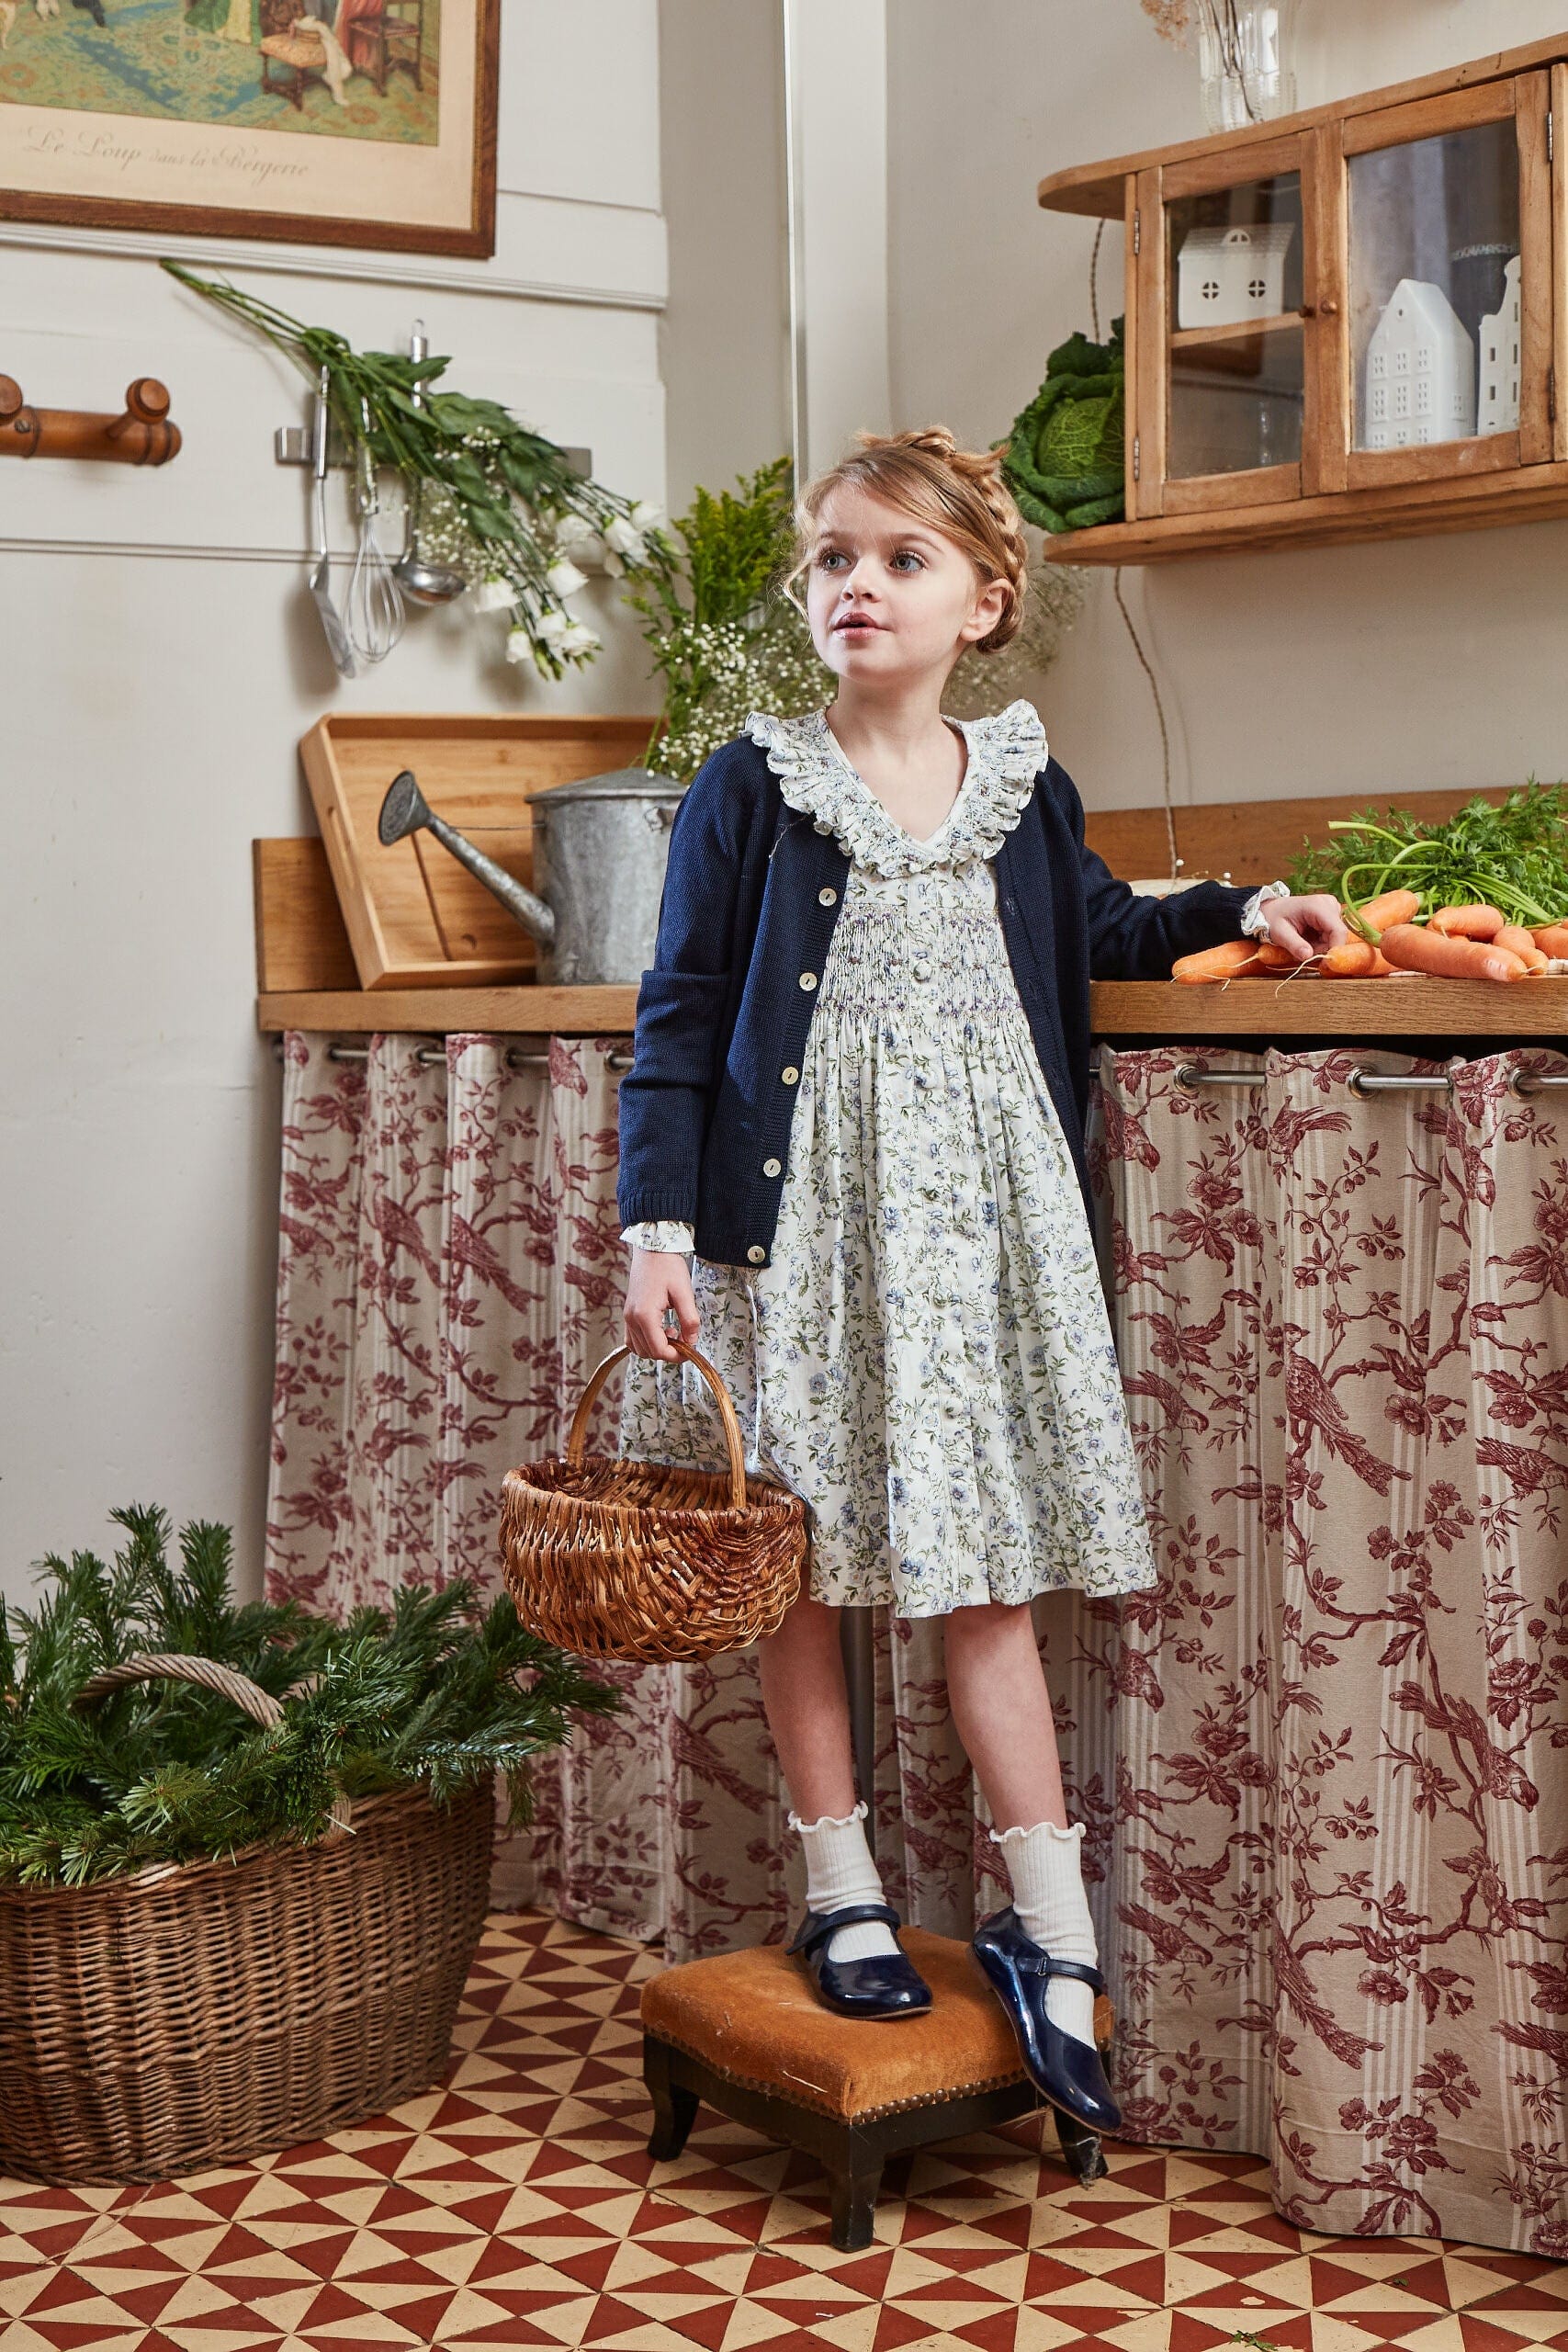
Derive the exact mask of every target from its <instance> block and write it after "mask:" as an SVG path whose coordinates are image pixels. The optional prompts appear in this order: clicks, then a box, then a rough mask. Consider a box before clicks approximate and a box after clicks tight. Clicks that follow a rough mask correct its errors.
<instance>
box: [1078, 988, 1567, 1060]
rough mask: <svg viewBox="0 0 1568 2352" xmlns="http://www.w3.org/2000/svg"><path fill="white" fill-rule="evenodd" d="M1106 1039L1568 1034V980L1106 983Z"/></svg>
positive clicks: (1095, 1013) (1102, 1018)
mask: <svg viewBox="0 0 1568 2352" xmlns="http://www.w3.org/2000/svg"><path fill="white" fill-rule="evenodd" d="M1089 999H1090V1011H1089V1021H1090V1025H1091V1027H1092V1028H1093V1031H1094V1034H1095V1035H1096V1036H1097V1037H1105V1038H1114V1037H1169V1038H1173V1039H1181V1038H1192V1039H1195V1040H1196V1039H1199V1038H1203V1037H1236V1036H1247V1037H1257V1038H1258V1039H1260V1040H1262V1041H1263V1042H1265V1043H1267V1042H1269V1040H1271V1039H1275V1038H1285V1037H1327V1038H1346V1039H1351V1040H1355V1041H1358V1042H1363V1041H1364V1042H1367V1043H1377V1042H1378V1041H1380V1040H1383V1039H1387V1038H1392V1037H1495V1038H1496V1040H1497V1043H1498V1046H1499V1048H1501V1047H1502V1046H1505V1045H1510V1044H1517V1042H1518V1041H1519V1039H1520V1038H1524V1037H1540V1038H1551V1039H1554V1040H1562V1039H1564V1038H1568V979H1541V980H1513V981H1510V982H1508V983H1506V985H1505V984H1504V983H1503V982H1501V981H1494V980H1438V979H1428V978H1425V977H1424V976H1423V975H1422V974H1420V973H1418V972H1401V973H1397V974H1395V976H1394V977H1393V978H1392V979H1386V980H1313V979H1295V978H1292V977H1291V976H1290V975H1289V974H1287V975H1286V976H1285V978H1282V979H1273V978H1270V979H1266V980H1230V981H1228V982H1226V983H1224V985H1223V986H1219V987H1201V988H1191V987H1188V986H1186V985H1185V984H1184V983H1183V982H1181V981H1180V980H1097V981H1096V982H1095V983H1094V985H1093V987H1092V988H1091V989H1090V990H1089Z"/></svg>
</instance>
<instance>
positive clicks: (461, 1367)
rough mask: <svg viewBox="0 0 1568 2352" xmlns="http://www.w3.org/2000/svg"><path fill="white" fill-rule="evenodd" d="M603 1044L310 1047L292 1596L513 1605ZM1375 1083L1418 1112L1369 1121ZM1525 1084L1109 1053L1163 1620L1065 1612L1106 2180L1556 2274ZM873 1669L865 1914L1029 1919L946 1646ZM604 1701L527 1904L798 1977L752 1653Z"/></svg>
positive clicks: (1557, 1852)
mask: <svg viewBox="0 0 1568 2352" xmlns="http://www.w3.org/2000/svg"><path fill="white" fill-rule="evenodd" d="M622 1043H623V1041H619V1040H611V1039H598V1040H592V1041H588V1040H560V1039H558V1040H555V1041H553V1043H552V1045H551V1046H550V1049H549V1053H548V1055H547V1056H540V1057H531V1058H530V1057H518V1056H516V1055H514V1054H512V1053H509V1051H508V1047H507V1043H506V1041H505V1040H504V1039H498V1038H487V1037H479V1036H455V1037H452V1038H450V1039H449V1040H448V1041H447V1042H446V1048H445V1051H442V1050H441V1049H439V1048H435V1049H433V1048H432V1047H431V1046H430V1045H429V1043H428V1041H425V1040H423V1039H419V1038H415V1037H411V1036H397V1035H389V1036H383V1037H378V1038H376V1039H374V1040H372V1041H371V1044H370V1047H369V1051H368V1055H367V1057H366V1058H364V1059H362V1060H352V1059H344V1058H338V1055H339V1053H341V1051H342V1049H341V1048H333V1046H330V1045H329V1043H328V1041H327V1040H326V1039H324V1038H320V1037H314V1036H303V1035H291V1036H290V1037H288V1039H287V1040H286V1059H285V1069H286V1078H285V1102H284V1167H283V1182H282V1220H281V1234H280V1253H279V1284H278V1327H277V1385H276V1407H275V1414H274V1430H273V1464H272V1477H271V1490H270V1496H269V1506H268V1532H267V1549H268V1570H269V1578H270V1581H271V1584H272V1587H273V1589H275V1590H276V1591H280V1592H283V1591H298V1592H300V1593H302V1594H307V1595H309V1596H310V1598H312V1599H313V1600H316V1601H317V1602H319V1603H326V1604H329V1605H332V1606H334V1607H343V1606H346V1605H348V1604H350V1603H352V1602H353V1601H355V1600H359V1599H362V1598H367V1597H376V1596H378V1595H380V1594H383V1593H385V1592H386V1591H387V1590H388V1589H390V1588H391V1587H392V1586H393V1585H395V1584H396V1583H397V1582H398V1581H399V1580H400V1579H401V1578H403V1577H409V1576H412V1575H414V1574H423V1575H429V1574H431V1573H435V1574H453V1573H456V1572H457V1571H459V1570H462V1571H465V1572H468V1573H470V1574H473V1575H475V1576H477V1577H479V1578H480V1580H481V1581H483V1582H485V1583H487V1584H488V1583H491V1582H492V1581H493V1579H494V1575H495V1542H494V1529H495V1520H496V1515H497V1510H498V1505H499V1495H500V1484H501V1477H502V1473H503V1471H504V1470H505V1469H506V1467H507V1466H508V1465H509V1464H511V1463H512V1462H513V1461H519V1460H522V1459H524V1458H525V1457H526V1456H528V1455H530V1454H535V1453H545V1452H550V1451H554V1450H556V1449H557V1448H558V1446H559V1445H560V1444H561V1443H562V1442H564V1437H565V1432H566V1428H567V1425H568V1423H569V1422H570V1416H571V1412H572V1410H573V1408H574V1407H575V1404H576V1401H577V1397H578V1396H579V1394H580V1393H581V1386H582V1384H583V1381H584V1379H585V1378H586V1375H587V1374H588V1372H589V1371H590V1370H591V1369H592V1365H593V1364H594V1363H597V1361H598V1360H599V1358H600V1357H601V1356H602V1355H603V1354H604V1353H605V1352H606V1351H608V1350H609V1349H610V1348H611V1347H613V1346H615V1344H616V1343H617V1341H618V1339H619V1336H620V1333H619V1315H620V1302H621V1296H622V1288H623V1277H624V1252H623V1250H622V1248H621V1244H620V1240H619V1238H618V1227H617V1220H616V1216H615V1202H614V1190H615V1087H616V1082H617V1073H616V1069H615V1065H614V1061H613V1058H612V1057H613V1054H614V1053H615V1050H616V1049H617V1048H618V1047H619V1046H621V1045H622ZM1215 1067H1220V1068H1223V1069H1224V1070H1225V1071H1226V1072H1229V1073H1231V1076H1230V1077H1229V1079H1227V1080H1225V1081H1224V1082H1219V1081H1211V1082H1204V1081H1203V1080H1199V1081H1198V1082H1196V1083H1194V1082H1193V1081H1192V1080H1191V1078H1190V1070H1191V1069H1212V1068H1215ZM1358 1067H1359V1069H1362V1070H1371V1071H1373V1072H1374V1073H1379V1072H1381V1073H1382V1074H1384V1075H1395V1076H1404V1077H1410V1076H1417V1077H1425V1078H1427V1079H1428V1080H1436V1081H1437V1082H1436V1083H1434V1084H1429V1085H1427V1086H1425V1087H1423V1088H1420V1089H1412V1090H1409V1091H1381V1092H1371V1093H1368V1092H1364V1091H1363V1092H1360V1093H1358V1091H1355V1087H1354V1085H1353V1083H1352V1080H1354V1076H1355V1071H1356V1069H1357V1068H1358ZM1546 1076H1568V1059H1565V1058H1564V1057H1562V1056H1560V1055H1557V1054H1553V1053H1551V1052H1545V1051H1534V1050H1531V1051H1525V1052H1517V1053H1505V1054H1499V1055H1496V1056H1495V1057H1490V1058H1487V1059H1484V1060H1479V1061H1473V1062H1470V1063H1460V1062H1455V1063H1452V1064H1449V1065H1438V1064H1432V1063H1421V1062H1416V1061H1413V1060H1411V1059H1410V1058H1409V1057H1402V1056H1395V1055H1392V1054H1387V1053H1380V1052H1375V1051H1371V1050H1358V1052H1357V1053H1356V1054H1355V1056H1354V1057H1351V1056H1349V1055H1348V1054H1343V1053H1341V1054H1330V1053H1317V1054H1309V1055H1293V1056H1282V1055H1278V1054H1269V1055H1265V1056H1261V1057H1249V1056H1246V1055H1240V1054H1235V1053H1229V1052H1226V1053H1214V1052H1210V1051H1208V1050H1207V1049H1203V1050H1196V1051H1195V1050H1193V1049H1190V1048H1183V1049H1182V1050H1181V1051H1180V1052H1179V1053H1178V1052H1177V1051H1175V1050H1171V1051H1150V1052H1140V1053H1133V1054H1122V1055H1113V1054H1111V1053H1110V1052H1109V1051H1102V1054H1101V1057H1100V1086H1099V1089H1098V1091H1097V1098H1096V1106H1095V1115H1094V1118H1093V1122H1092V1132H1091V1153H1092V1158H1093V1162H1094V1168H1095V1176H1096V1185H1097V1192H1098V1196H1099V1203H1100V1242H1101V1250H1102V1261H1103V1266H1104V1272H1105V1278H1106V1285H1107V1291H1108V1294H1109V1295H1110V1297H1111V1304H1112V1313H1113V1319H1114V1324H1115V1329H1116V1334H1117V1342H1118V1347H1119V1350H1120V1352H1121V1357H1122V1370H1123V1375H1124V1379H1125V1383H1126V1388H1127V1394H1128V1404H1129V1410H1130V1412H1131V1415H1132V1419H1133V1424H1134V1432H1135V1435H1136V1438H1137V1442H1138V1447H1139V1454H1140V1459H1141V1462H1142V1464H1143V1468H1144V1473H1145V1493H1146V1497H1147V1500H1148V1504H1149V1510H1150V1515H1151V1523H1152V1525H1153V1528H1154V1532H1155V1536H1156V1555H1157V1557H1158V1559H1159V1562H1160V1566H1161V1570H1162V1576H1161V1582H1160V1585H1159V1587H1158V1589H1156V1591H1154V1592H1152V1593H1149V1594H1147V1595H1138V1596H1134V1597H1132V1598H1130V1599H1128V1600H1122V1601H1119V1602H1118V1601H1100V1602H1086V1601H1083V1600H1079V1599H1077V1597H1076V1596H1057V1597H1054V1598H1052V1599H1050V1600H1043V1601H1041V1602H1040V1603H1038V1604H1037V1605H1036V1615H1037V1623H1038V1628H1039V1633H1040V1637H1041V1646H1042V1654H1043V1658H1044V1661H1045V1666H1046V1672H1047V1676H1048V1679H1049V1681H1050V1685H1051V1689H1052V1691H1053V1695H1054V1698H1055V1704H1056V1710H1057V1716H1058V1723H1059V1725H1060V1729H1061V1735H1062V1742H1063V1749H1064V1757H1065V1759H1066V1766H1067V1773H1068V1781H1069V1803H1070V1805H1071V1807H1072V1810H1073V1813H1074V1815H1075V1816H1077V1817H1081V1818H1083V1819H1085V1820H1086V1821H1087V1822H1088V1824H1089V1837H1088V1839H1087V1840H1086V1849H1087V1860H1088V1866H1089V1871H1090V1872H1091V1874H1092V1876H1093V1878H1094V1880H1095V1884H1094V1888H1093V1894H1094V1899H1095V1902H1096V1908H1097V1914H1098V1917H1099V1922H1100V1934H1101V1943H1102V1951H1103V1952H1104V1955H1105V1958H1106V1961H1107V1964H1108V1967H1109V1970H1110V1972H1111V1975H1112V1979H1113V1982H1114V1985H1115V1988H1116V1992H1117V1996H1118V2002H1119V2009H1120V2034H1119V2047H1120V2055H1119V2060H1118V2065H1119V2089H1120V2093H1121V2096H1122V2104H1123V2108H1124V2110H1125V2114H1126V2119H1127V2136H1128V2137H1130V2138H1132V2139H1134V2140H1141V2141H1145V2142H1149V2143H1163V2144H1176V2145H1192V2146H1202V2147H1213V2148H1227V2149H1238V2150H1247V2151H1253V2152H1257V2153H1260V2154H1267V2155H1268V2157H1269V2162H1270V2164H1271V2165H1272V2167H1273V2173H1274V2196H1275V2201H1276V2203H1277V2205H1278V2206H1279V2209H1280V2211H1281V2212H1282V2213H1284V2214H1285V2215H1286V2216H1287V2217H1288V2218H1289V2219H1291V2220H1292V2221H1293V2222H1297V2223H1298V2224H1300V2225H1302V2226H1304V2227H1307V2228H1309V2229H1314V2230H1318V2231H1323V2232H1325V2233H1370V2234H1378V2233H1390V2234H1399V2233H1404V2234H1414V2235H1437V2236H1445V2237H1452V2238H1461V2239H1469V2240H1472V2241H1474V2242H1478V2243H1482V2244H1493V2245H1512V2246H1517V2247H1519V2248H1529V2250H1531V2251H1533V2252H1535V2253H1537V2254H1542V2253H1544V2254H1568V2118H1565V2114H1564V2088H1563V2086H1564V2081H1565V2079H1568V1730H1565V1729H1564V1724H1568V1706H1565V1703H1564V1702H1565V1701H1568V1090H1564V1091H1558V1090H1555V1089H1543V1088H1540V1087H1539V1085H1537V1086H1536V1087H1535V1091H1531V1089H1532V1083H1534V1082H1535V1081H1539V1080H1540V1078H1542V1077H1546ZM1445 1080H1447V1082H1446V1083H1445V1082H1444V1081H1445ZM1242 1081H1245V1082H1242ZM613 1412H614V1398H613V1395H611V1394H607V1395H606V1397H604V1398H602V1400H601V1403H600V1406H599V1408H597V1410H596V1414H595V1425H594V1426H593V1427H592V1428H591V1430H590V1442H591V1443H599V1444H610V1443H613V1438H612V1435H611V1431H612V1428H613V1419H612V1416H613ZM874 1655H875V1666H876V1717H875V1728H876V1759H877V1760H876V1791H875V1800H876V1815H877V1827H878V1855H879V1860H880V1861H881V1863H882V1865H883V1869H884V1875H885V1883H886V1888H887V1892H888V1894H889V1898H890V1899H891V1900H892V1901H894V1902H896V1903H897V1904H898V1905H900V1906H901V1907H902V1908H903V1909H904V1911H905V1914H906V1916H907V1917H910V1918H912V1919H914V1920H916V1921H918V1922H919V1923H920V1924H922V1925H924V1926H927V1927H930V1928H937V1929H939V1930H943V1931H946V1932H948V1933H952V1934H959V1935H961V1934H966V1933H967V1932H968V1930H969V1928H970V1927H971V1925H972V1922H973V1920H974V1918H975V1917H976V1913H977V1911H983V1910H985V1909H987V1908H989V1907H991V1906H992V1905H994V1904H995V1902H997V1901H998V1900H999V1899H1001V1894H1002V1892H1003V1890H1002V1886H1001V1882H1000V1881H999V1879H998V1878H997V1877H996V1876H995V1874H994V1872H993V1871H992V1868H991V1864H990V1860H989V1855H988V1849H987V1848H986V1847H985V1846H984V1844H983V1843H982V1841H981V1839H980V1838H979V1835H978V1831H979V1826H980V1815H981V1813H982V1811H983V1808H982V1807H981V1806H980V1804H979V1803H978V1801H977V1798H976V1792H975V1791H974V1788H973V1784H972V1781H971V1777H970V1774H969V1771H968V1767H967V1764H966V1762H965V1759H964V1755H963V1752H962V1750H961V1748H960V1747H959V1746H958V1744H957V1741H956V1738H955V1736H954V1735H953V1730H952V1726H951V1724H950V1722H949V1719H948V1713H947V1706H946V1696H945V1690H944V1685H943V1679H942V1645H941V1634H940V1627H939V1626H937V1625H935V1624H933V1623H907V1622H901V1621H897V1620H891V1621H890V1620H889V1619H888V1617H887V1616H886V1612H884V1611H878V1612H876V1623H875V1629H874ZM603 1670H604V1672H605V1673H606V1675H607V1677H608V1678H609V1679H614V1680H615V1681H616V1682H617V1683H618V1684H619V1685H620V1687H621V1688H622V1690H623V1691H624V1693H625V1695H626V1702H627V1703H626V1712H625V1713H623V1714H622V1715H620V1716H619V1717H617V1718H615V1719H613V1720H611V1721H609V1722H606V1723H604V1724H592V1725H591V1726H583V1727H580V1729H579V1730H578V1732H577V1734H576V1735H575V1736H574V1739H573V1741H572V1744H571V1746H570V1748H569V1749H567V1750H565V1751H563V1752H562V1753H561V1754H560V1755H558V1756H556V1757H552V1758H547V1759H545V1760H544V1761H543V1762H542V1763H541V1765H540V1767H539V1770H538V1773H537V1788H538V1818H537V1822H536V1827H535V1829H534V1831H533V1832H532V1833H531V1834H530V1835H529V1836H528V1837H527V1838H525V1839H524V1840H523V1841H521V1843H520V1844H518V1845H516V1846H514V1848H513V1850H512V1853H511V1855H510V1858H509V1872H510V1883H511V1885H512V1887H513V1891H514V1893H515V1894H516V1895H517V1896H518V1897H519V1898H520V1899H523V1900H528V1901H534V1902H538V1903H541V1904H544V1905H547V1906H549V1907H552V1908H556V1909H558V1910H560V1911H561V1912H563V1913H564V1914H565V1915H566V1916H568V1917H570V1918H573V1919H576V1920H579V1921H581V1922H582V1923H584V1924H585V1925H588V1926H591V1927H596V1928H603V1929H606V1930H608V1931H611V1932H614V1933H617V1934H623V1935H630V1936H635V1937H638V1938H642V1939H655V1938H659V1939H662V1940H663V1944H664V1949H665V1951H666V1952H667V1953H668V1955H669V1956H670V1957H671V1959H678V1958H682V1957H685V1956H687V1955H689V1954H691V1953H694V1952H699V1951H718V1950H723V1949H726V1948H728V1947H729V1946H731V1945H734V1944H736V1943H739V1942H743V1941H750V1940H762V1939H768V1938H772V1937H776V1936H778V1935H779V1934H780V1933H781V1932H782V1931H783V1929H784V1924H785V1921H786V1919H787V1918H788V1917H789V1915H790V1913H791V1912H792V1911H794V1910H796V1909H797V1908H798V1905H799V1903H800V1900H801V1896H802V1892H803V1889H802V1886H801V1884H800V1883H799V1882H798V1879H797V1875H796V1873H797V1871H798V1862H797V1860H796V1859H795V1854H794V1851H793V1847H794V1842H795V1841H792V1840H790V1839H788V1838H785V1837H784V1832H783V1815H784V1795H783V1793H782V1792H781V1790H780V1786H779V1782H778V1775H777V1770H776V1765H775V1762H774V1759H773V1750H772V1747H771V1743H770V1742H769V1739H768V1736H767V1729H766V1725H765V1723H764V1721H763V1718H762V1714H761V1705H760V1702H759V1698H758V1691H757V1681H756V1674H755V1668H754V1664H753V1660H752V1657H751V1655H750V1653H744V1652H743V1653H741V1654H740V1655H739V1656H738V1657H732V1658H728V1659H720V1660H718V1661H716V1662H715V1663H714V1664H712V1665H710V1666H707V1667H704V1668H692V1667H669V1668H607V1669H603Z"/></svg>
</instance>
